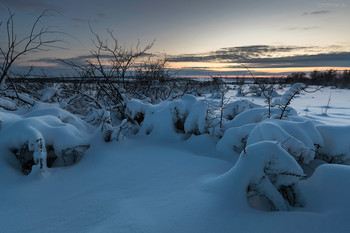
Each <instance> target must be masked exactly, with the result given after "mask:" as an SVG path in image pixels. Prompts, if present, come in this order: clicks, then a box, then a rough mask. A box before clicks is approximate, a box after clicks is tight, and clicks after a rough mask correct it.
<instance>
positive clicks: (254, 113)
mask: <svg viewBox="0 0 350 233" xmlns="http://www.w3.org/2000/svg"><path fill="white" fill-rule="evenodd" d="M270 114H271V116H270V117H271V118H278V117H279V116H280V114H281V109H279V108H271V109H270ZM287 115H288V116H297V112H296V111H295V110H294V109H293V108H291V107H287V110H286V111H285V113H284V116H285V117H287ZM267 118H269V110H268V109H267V108H253V109H248V110H246V111H244V112H242V113H240V114H238V115H237V116H236V117H235V118H234V119H233V120H231V121H228V122H226V123H225V124H224V125H223V127H224V129H229V128H232V127H239V126H243V125H246V124H252V123H259V122H261V121H263V120H265V119H267Z"/></svg>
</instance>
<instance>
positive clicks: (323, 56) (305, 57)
mask: <svg viewBox="0 0 350 233" xmlns="http://www.w3.org/2000/svg"><path fill="white" fill-rule="evenodd" d="M337 48H338V51H339V47H337ZM332 49H334V47H333V46H330V47H317V46H308V47H306V46H305V47H301V46H268V45H254V46H242V47H229V48H222V49H219V50H217V51H212V52H209V53H201V54H184V55H179V56H168V58H169V61H170V62H213V63H238V64H241V63H245V64H250V65H249V66H250V67H252V68H277V67H309V66H346V67H347V66H349V65H350V52H338V51H334V50H333V51H332ZM325 51H327V52H325ZM310 52H312V53H310ZM291 54H296V55H291ZM232 68H233V67H232Z"/></svg>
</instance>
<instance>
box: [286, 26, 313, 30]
mask: <svg viewBox="0 0 350 233" xmlns="http://www.w3.org/2000/svg"><path fill="white" fill-rule="evenodd" d="M317 28H318V27H317V26H310V27H288V28H286V30H288V31H309V30H314V29H317Z"/></svg>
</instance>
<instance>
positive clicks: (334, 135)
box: [316, 125, 350, 164]
mask: <svg viewBox="0 0 350 233" xmlns="http://www.w3.org/2000/svg"><path fill="white" fill-rule="evenodd" d="M317 130H318V131H319V132H320V134H321V136H322V138H323V142H324V145H323V146H322V147H321V148H320V149H319V150H318V151H317V152H318V153H317V154H316V157H317V158H318V159H321V160H324V161H326V162H327V163H339V164H350V126H330V125H319V126H317Z"/></svg>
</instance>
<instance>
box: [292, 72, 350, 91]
mask: <svg viewBox="0 0 350 233" xmlns="http://www.w3.org/2000/svg"><path fill="white" fill-rule="evenodd" d="M297 82H302V83H307V84H311V85H318V86H335V87H338V88H350V70H344V71H337V70H332V69H330V70H326V71H317V70H315V71H312V72H311V73H310V75H309V76H307V75H306V73H304V72H295V73H291V74H289V75H288V76H287V77H286V78H285V83H287V84H292V83H297Z"/></svg>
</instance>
